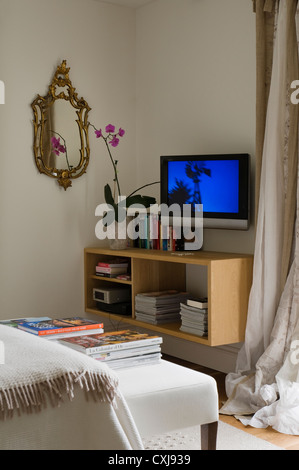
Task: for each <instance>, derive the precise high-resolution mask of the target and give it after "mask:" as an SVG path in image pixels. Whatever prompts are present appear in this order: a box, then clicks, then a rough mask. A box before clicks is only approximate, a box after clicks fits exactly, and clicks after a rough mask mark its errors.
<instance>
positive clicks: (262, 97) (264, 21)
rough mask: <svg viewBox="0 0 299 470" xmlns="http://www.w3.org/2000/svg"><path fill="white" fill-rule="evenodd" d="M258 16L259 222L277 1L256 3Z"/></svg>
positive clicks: (256, 160) (257, 147)
mask: <svg viewBox="0 0 299 470" xmlns="http://www.w3.org/2000/svg"><path fill="white" fill-rule="evenodd" d="M253 9H254V11H255V13H256V15H255V18H256V149H255V218H256V219H257V213H258V204H259V193H260V178H261V166H262V155H263V146H264V138H265V127H266V113H267V105H268V97H269V90H270V82H271V70H272V59H273V40H274V19H275V0H270V1H265V0H253Z"/></svg>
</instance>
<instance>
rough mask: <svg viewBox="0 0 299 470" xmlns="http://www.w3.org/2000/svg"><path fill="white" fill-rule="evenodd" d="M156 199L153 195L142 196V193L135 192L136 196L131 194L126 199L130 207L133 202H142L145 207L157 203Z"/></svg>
mask: <svg viewBox="0 0 299 470" xmlns="http://www.w3.org/2000/svg"><path fill="white" fill-rule="evenodd" d="M155 203H156V199H155V198H154V197H151V196H142V195H141V194H135V195H134V196H129V197H128V198H127V201H126V206H127V207H130V206H132V205H133V204H141V205H142V206H144V207H149V206H150V205H151V204H155Z"/></svg>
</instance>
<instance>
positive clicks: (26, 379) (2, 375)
mask: <svg viewBox="0 0 299 470" xmlns="http://www.w3.org/2000/svg"><path fill="white" fill-rule="evenodd" d="M0 340H1V341H2V342H3V344H4V353H5V360H4V364H1V365H0V413H1V416H0V418H1V419H0V449H24V448H25V449H142V448H143V447H142V442H141V439H140V436H139V433H138V430H137V428H136V426H135V423H134V420H133V418H132V416H131V413H130V410H129V409H128V406H127V404H126V402H125V400H124V398H123V396H122V394H121V393H120V391H119V388H118V379H117V376H116V374H115V373H114V372H113V371H112V370H111V369H109V368H108V367H107V366H106V365H105V364H101V363H99V362H97V361H95V360H94V359H91V358H89V357H87V356H85V355H84V354H81V353H78V352H77V351H74V350H72V349H69V348H67V347H64V346H62V345H60V344H58V343H54V342H52V341H48V340H46V339H43V338H39V337H35V336H33V335H31V334H29V333H25V332H23V331H21V330H17V329H14V328H11V327H7V326H2V325H0Z"/></svg>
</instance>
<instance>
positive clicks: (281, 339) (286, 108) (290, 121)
mask: <svg viewBox="0 0 299 470" xmlns="http://www.w3.org/2000/svg"><path fill="white" fill-rule="evenodd" d="M254 5H255V11H256V15H259V18H258V17H257V50H258V48H259V42H258V41H259V39H260V38H262V43H261V47H264V46H265V41H266V34H265V30H264V32H263V34H262V35H260V31H259V29H258V28H259V27H260V26H261V27H264V26H265V16H261V15H265V10H267V12H266V13H271V15H274V17H275V23H274V22H273V26H272V31H273V38H274V47H273V60H272V74H271V80H270V88H269V97H268V96H267V87H265V77H266V75H265V74H264V75H263V76H262V80H264V81H263V82H262V84H259V86H258V87H257V92H258V93H259V91H260V90H261V88H262V86H263V83H264V87H265V90H264V91H263V92H262V102H261V103H259V96H257V113H258V110H259V109H263V106H266V108H265V109H266V110H267V112H266V115H265V129H264V136H263V137H262V135H263V129H262V130H257V136H259V137H260V139H262V140H263V145H261V142H259V141H258V140H257V150H258V149H259V148H260V149H262V151H261V158H260V184H259V192H258V196H259V199H258V214H257V228H256V246H255V253H254V275H253V285H252V289H251V294H250V299H249V307H248V320H247V327H246V338H245V343H244V346H243V348H242V349H241V351H240V353H239V356H238V360H237V366H236V372H235V373H231V374H229V375H228V376H227V378H226V388H227V394H228V397H229V399H228V401H227V403H225V405H224V406H223V407H222V409H221V413H223V414H234V415H238V416H239V417H240V419H241V420H242V422H244V423H245V424H250V425H252V426H256V427H267V426H268V425H271V426H273V427H274V429H276V430H278V431H280V432H284V433H288V434H299V368H298V364H297V362H298V363H299V346H297V344H298V345H299V325H297V323H298V319H299V246H298V240H297V238H298V237H299V217H298V215H299V214H298V209H297V203H296V201H297V200H298V196H297V186H298V185H297V176H298V169H297V167H298V106H296V105H293V104H291V101H290V93H291V88H290V84H291V82H292V81H293V80H296V79H298V78H299V65H298V44H297V36H296V20H297V15H298V13H297V0H280V2H278V1H276V2H275V1H271V2H270V1H264V0H260V1H259V0H256V1H255V2H254ZM271 21H272V17H271ZM266 29H267V30H268V32H269V30H270V29H271V26H269V22H268V23H267V28H266ZM257 57H258V54H257ZM262 57H264V58H265V57H268V58H267V61H268V64H269V60H270V59H269V56H267V54H266V52H265V49H264V50H263V51H262ZM258 60H259V59H258ZM257 63H258V61H257ZM260 74H261V72H260V71H258V74H257V77H258V78H261V75H260ZM262 122H263V116H260V118H259V119H258V120H257V126H258V125H261V123H262ZM259 146H260V147H259ZM257 171H258V172H259V165H258V167H257ZM296 210H297V217H296ZM290 266H291V267H290ZM297 340H298V343H297ZM296 348H297V349H298V361H297V355H296V354H297V350H296ZM240 415H243V417H241V416H240ZM244 415H251V416H249V417H248V418H245V417H244Z"/></svg>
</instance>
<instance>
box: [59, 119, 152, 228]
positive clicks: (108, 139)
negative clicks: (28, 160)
mask: <svg viewBox="0 0 299 470" xmlns="http://www.w3.org/2000/svg"><path fill="white" fill-rule="evenodd" d="M89 125H90V126H91V127H93V129H94V133H95V135H96V138H97V139H99V138H102V139H103V140H104V142H105V145H106V148H107V150H108V155H109V158H110V161H111V163H112V166H113V172H114V179H113V181H114V190H113V193H112V189H111V187H110V185H109V184H106V185H105V188H104V196H105V201H106V203H107V204H109V206H112V207H113V209H114V214H113V215H114V217H115V220H117V221H118V214H119V211H118V209H119V205H118V204H119V197H120V196H122V194H121V189H120V183H119V178H118V170H117V163H118V160H114V159H113V157H112V154H111V147H117V146H118V144H119V142H120V138H122V137H123V136H124V135H125V131H124V129H122V128H121V127H120V128H119V129H118V131H116V129H115V126H114V125H112V124H108V125H107V126H106V127H105V133H104V132H103V131H102V129H99V130H98V129H96V127H95V126H94V125H93V124H91V123H89ZM51 132H53V133H54V134H57V135H58V136H59V137H58V138H56V137H54V136H53V137H52V138H51V144H52V150H53V152H54V153H55V155H57V156H59V155H60V154H63V155H65V157H66V161H67V165H68V169H69V170H70V169H71V168H72V167H71V166H70V165H69V162H68V155H67V147H66V142H65V139H64V138H63V137H62V135H60V134H59V133H58V132H56V131H51ZM60 139H62V141H63V144H62V143H61V142H60ZM157 183H159V181H155V182H154V183H149V184H145V185H143V186H141V187H140V188H138V189H136V190H135V191H133V192H132V193H131V194H129V196H127V197H126V200H125V207H127V208H128V207H130V206H132V205H133V204H139V205H142V206H143V207H145V208H147V207H149V206H150V205H151V204H155V202H156V199H155V198H154V197H151V196H142V195H141V194H136V193H137V191H140V190H141V189H143V188H146V187H147V186H151V185H153V184H157Z"/></svg>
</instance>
